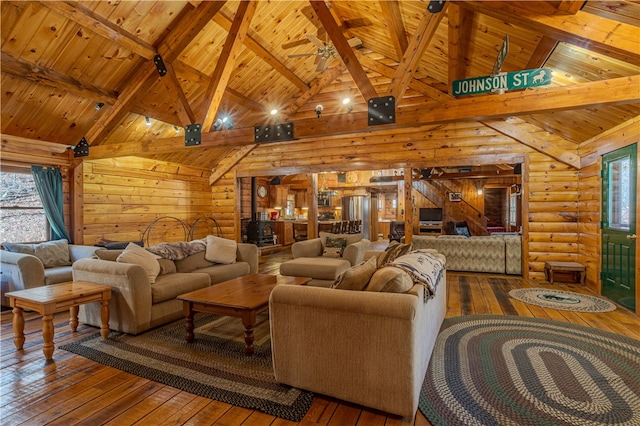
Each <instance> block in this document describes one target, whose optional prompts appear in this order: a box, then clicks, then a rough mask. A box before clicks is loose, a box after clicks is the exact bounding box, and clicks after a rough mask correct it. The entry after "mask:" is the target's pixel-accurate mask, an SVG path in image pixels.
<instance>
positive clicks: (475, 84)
mask: <svg viewBox="0 0 640 426" xmlns="http://www.w3.org/2000/svg"><path fill="white" fill-rule="evenodd" d="M552 78H553V76H552V74H551V68H536V69H533V70H523V71H516V72H507V73H500V74H498V75H485V76H482V77H472V78H465V79H463V80H454V81H453V87H452V89H453V90H452V91H451V93H452V95H453V96H465V95H475V94H477V93H488V92H498V91H504V90H519V89H528V88H530V87H537V86H545V85H547V84H549V83H551V79H552Z"/></svg>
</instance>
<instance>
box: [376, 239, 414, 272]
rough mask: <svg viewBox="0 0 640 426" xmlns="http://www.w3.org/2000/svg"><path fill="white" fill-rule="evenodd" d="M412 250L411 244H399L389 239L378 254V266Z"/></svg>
mask: <svg viewBox="0 0 640 426" xmlns="http://www.w3.org/2000/svg"><path fill="white" fill-rule="evenodd" d="M411 250H413V244H401V243H399V242H397V241H391V242H390V243H389V246H388V247H387V248H386V249H385V251H383V252H382V253H380V254H379V255H378V268H380V267H382V266H384V265H386V264H387V263H389V262H393V261H394V260H395V259H396V258H397V257H399V256H402V255H405V254H407V253H409V252H410V251H411Z"/></svg>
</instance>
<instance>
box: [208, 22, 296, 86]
mask: <svg viewBox="0 0 640 426" xmlns="http://www.w3.org/2000/svg"><path fill="white" fill-rule="evenodd" d="M213 20H214V21H215V23H216V24H218V25H220V26H221V27H222V28H224V29H225V30H226V31H230V30H231V19H229V18H228V17H226V16H224V15H223V14H222V13H219V14H217V15H216V16H214V18H213ZM251 34H252V32H251V31H249V33H248V34H247V37H246V39H245V40H244V45H245V46H247V47H248V48H249V50H251V51H252V52H253V53H255V54H256V55H257V56H258V57H259V58H260V59H262V60H263V61H265V62H266V63H268V64H269V65H270V66H271V67H272V68H273V69H274V70H276V71H278V72H279V73H280V74H281V75H283V76H284V77H285V78H286V79H287V80H289V81H290V82H291V83H293V84H295V85H296V86H297V87H298V89H300V90H302V91H306V90H307V89H308V88H309V85H308V84H307V83H305V82H304V81H303V80H302V79H301V78H300V77H298V76H297V75H296V74H295V73H294V72H293V71H291V70H290V69H289V68H287V66H286V65H285V64H283V63H282V61H281V60H280V59H278V58H276V57H275V56H274V55H273V54H272V53H271V52H270V51H268V50H267V49H265V48H264V47H263V46H262V45H261V44H260V43H258V42H257V41H256V40H255V39H254V38H253V37H252V36H251Z"/></svg>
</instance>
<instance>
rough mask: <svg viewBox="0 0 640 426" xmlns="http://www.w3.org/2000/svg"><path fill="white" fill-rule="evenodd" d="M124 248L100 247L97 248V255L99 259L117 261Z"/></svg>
mask: <svg viewBox="0 0 640 426" xmlns="http://www.w3.org/2000/svg"><path fill="white" fill-rule="evenodd" d="M123 251H124V249H123V250H107V249H99V250H96V252H95V255H96V257H97V258H98V259H102V260H110V261H111V262H115V261H116V259H117V258H118V256H120V255H121V254H122V252H123Z"/></svg>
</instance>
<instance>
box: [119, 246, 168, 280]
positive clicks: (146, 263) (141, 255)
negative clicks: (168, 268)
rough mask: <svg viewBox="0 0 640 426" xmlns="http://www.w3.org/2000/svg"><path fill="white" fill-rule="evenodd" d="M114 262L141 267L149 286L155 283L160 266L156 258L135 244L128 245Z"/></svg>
mask: <svg viewBox="0 0 640 426" xmlns="http://www.w3.org/2000/svg"><path fill="white" fill-rule="evenodd" d="M116 262H120V263H133V264H135V265H140V266H142V269H144V271H145V272H146V273H147V276H148V277H149V283H150V284H153V283H154V282H155V281H156V277H157V276H158V274H159V273H160V264H159V263H158V260H157V256H156V255H154V254H151V253H150V252H148V251H147V250H145V249H143V248H142V247H140V246H139V245H137V244H135V243H129V244H128V245H127V248H125V249H124V251H123V252H122V253H120V255H119V256H118V257H117V258H116Z"/></svg>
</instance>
